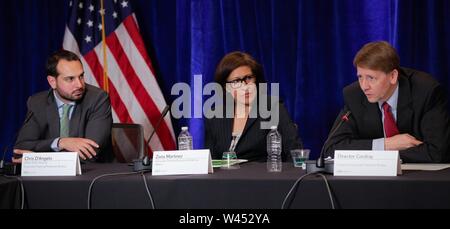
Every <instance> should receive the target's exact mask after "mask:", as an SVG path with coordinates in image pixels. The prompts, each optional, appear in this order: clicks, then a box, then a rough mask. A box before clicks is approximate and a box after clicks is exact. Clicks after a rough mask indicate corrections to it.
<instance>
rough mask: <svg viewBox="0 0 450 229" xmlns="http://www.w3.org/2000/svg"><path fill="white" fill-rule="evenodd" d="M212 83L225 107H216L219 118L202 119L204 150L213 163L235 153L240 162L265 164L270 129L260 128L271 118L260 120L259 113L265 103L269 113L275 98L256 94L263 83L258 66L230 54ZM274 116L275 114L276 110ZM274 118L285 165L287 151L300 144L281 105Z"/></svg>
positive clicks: (248, 58)
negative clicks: (242, 160) (267, 137)
mask: <svg viewBox="0 0 450 229" xmlns="http://www.w3.org/2000/svg"><path fill="white" fill-rule="evenodd" d="M214 79H215V82H216V83H218V84H220V86H221V87H222V89H223V91H224V92H225V93H224V94H225V96H224V97H225V98H224V104H226V105H223V106H222V107H220V105H217V104H216V107H215V108H214V110H216V109H219V110H221V111H223V116H222V117H213V118H205V147H206V148H208V149H210V150H211V155H212V158H213V159H221V157H222V153H223V152H226V151H233V150H234V151H235V152H236V154H237V157H238V158H239V159H248V160H249V161H255V160H257V161H265V160H266V158H267V147H266V145H267V143H266V136H267V134H268V133H269V131H270V129H269V128H267V127H265V128H262V127H263V126H262V125H261V124H263V123H268V122H269V121H270V120H272V118H274V117H268V118H263V117H261V115H260V112H259V111H258V109H260V108H261V107H260V106H261V101H263V100H267V101H268V102H267V104H268V105H269V107H268V110H271V107H270V104H271V102H270V101H271V100H273V99H277V98H275V97H268V96H267V95H265V94H264V95H262V96H261V95H259V94H258V89H259V84H260V83H265V82H266V81H265V79H264V75H263V70H262V67H261V65H260V64H259V63H258V62H256V61H255V60H254V59H253V58H252V57H251V56H250V55H249V54H247V53H243V52H232V53H229V54H227V55H226V56H225V57H223V59H222V60H221V61H220V63H219V65H218V66H217V68H216V72H215V76H214ZM226 101H231V102H228V103H227V102H226ZM276 102H279V101H276ZM275 108H276V107H275ZM266 109H267V108H266ZM273 112H277V111H276V109H273ZM227 113H228V114H227ZM277 114H278V123H275V125H276V126H277V127H278V131H279V132H280V134H281V136H282V158H283V160H284V161H285V160H286V159H287V158H288V156H289V152H290V150H291V149H298V148H302V143H301V140H300V138H299V137H298V135H297V128H296V125H295V124H294V123H293V122H292V120H291V118H290V117H289V114H288V112H287V110H286V108H285V107H284V105H283V104H282V103H281V102H280V103H279V109H278V112H277ZM289 157H290V156H289Z"/></svg>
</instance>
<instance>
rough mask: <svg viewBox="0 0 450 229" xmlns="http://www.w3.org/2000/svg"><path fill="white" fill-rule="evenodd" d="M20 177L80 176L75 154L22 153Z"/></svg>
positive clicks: (78, 162) (77, 158) (78, 160)
mask: <svg viewBox="0 0 450 229" xmlns="http://www.w3.org/2000/svg"><path fill="white" fill-rule="evenodd" d="M21 175H22V176H76V175H81V166H80V159H79V157H78V153H77V152H44V153H24V154H23V157H22V171H21Z"/></svg>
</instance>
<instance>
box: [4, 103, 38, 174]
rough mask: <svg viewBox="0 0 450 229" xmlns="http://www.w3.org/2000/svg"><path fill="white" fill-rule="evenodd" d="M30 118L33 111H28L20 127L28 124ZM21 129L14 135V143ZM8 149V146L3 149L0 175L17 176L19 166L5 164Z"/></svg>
mask: <svg viewBox="0 0 450 229" xmlns="http://www.w3.org/2000/svg"><path fill="white" fill-rule="evenodd" d="M31 117H33V111H28V113H27V116H26V118H25V120H24V121H23V124H22V127H23V126H24V125H25V124H27V123H28V121H29V120H30V119H31ZM22 127H21V128H20V129H19V131H17V132H16V134H15V135H14V138H13V141H15V140H16V139H17V136H19V132H20V130H21V129H22ZM8 148H9V145H6V146H5V148H3V155H2V160H1V161H0V174H7V175H18V172H19V169H20V165H16V164H13V163H5V156H6V152H8Z"/></svg>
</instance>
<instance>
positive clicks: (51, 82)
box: [47, 76, 56, 89]
mask: <svg viewBox="0 0 450 229" xmlns="http://www.w3.org/2000/svg"><path fill="white" fill-rule="evenodd" d="M47 81H48V84H49V85H50V87H52V88H53V89H56V77H54V76H47Z"/></svg>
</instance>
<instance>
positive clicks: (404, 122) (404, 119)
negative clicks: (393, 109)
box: [397, 72, 414, 133]
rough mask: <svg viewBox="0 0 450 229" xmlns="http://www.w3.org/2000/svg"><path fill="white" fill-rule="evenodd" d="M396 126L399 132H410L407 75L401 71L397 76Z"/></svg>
mask: <svg viewBox="0 0 450 229" xmlns="http://www.w3.org/2000/svg"><path fill="white" fill-rule="evenodd" d="M398 82H399V86H398V87H399V88H398V103H397V127H398V130H399V131H400V133H412V126H411V123H412V118H413V115H414V112H413V110H412V108H411V104H412V100H411V91H410V85H409V81H408V79H407V77H406V76H405V75H404V74H403V73H402V72H401V73H400V74H399V77H398Z"/></svg>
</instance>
